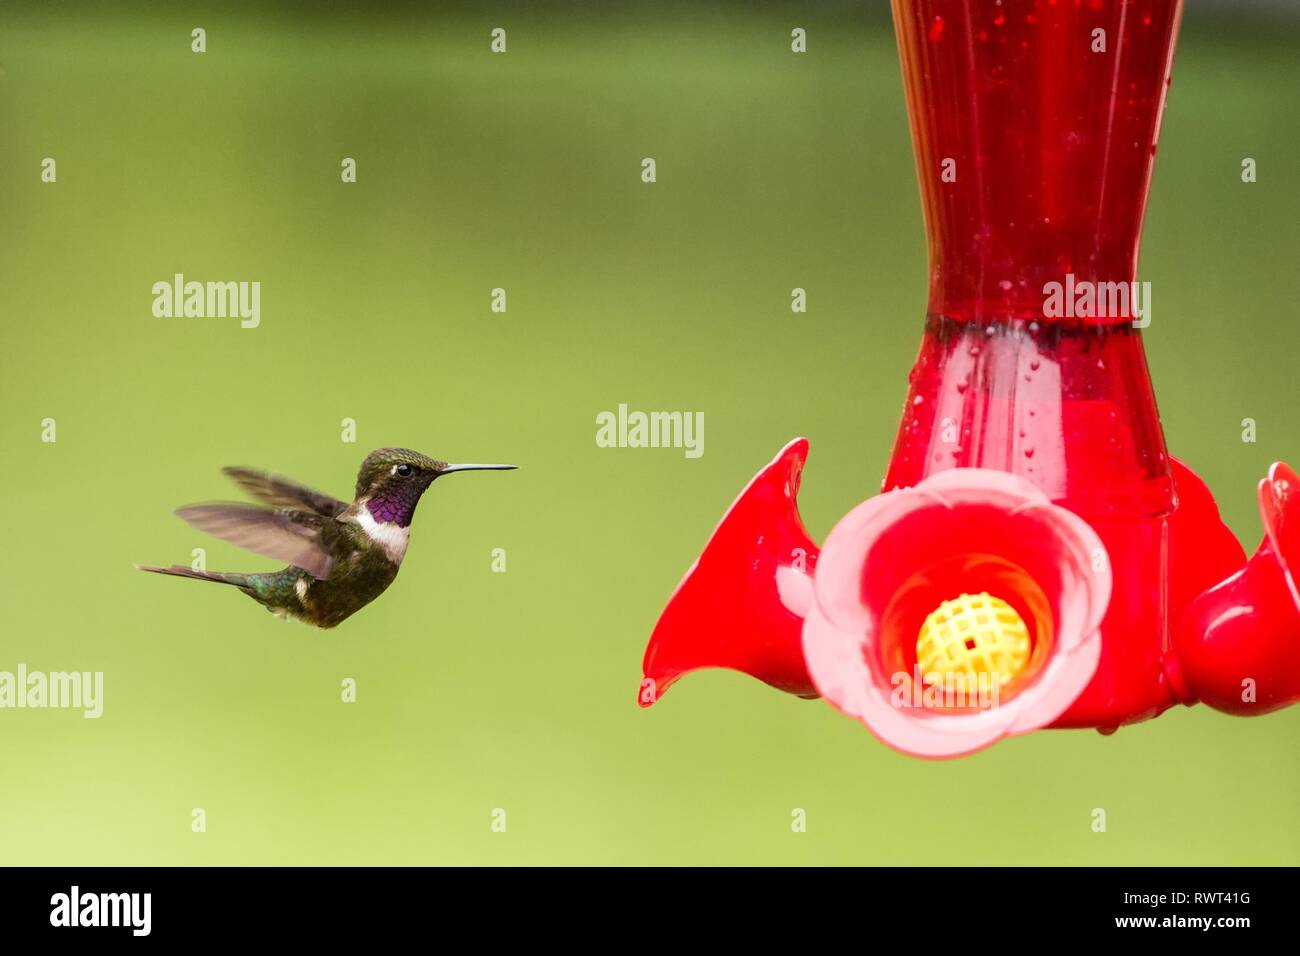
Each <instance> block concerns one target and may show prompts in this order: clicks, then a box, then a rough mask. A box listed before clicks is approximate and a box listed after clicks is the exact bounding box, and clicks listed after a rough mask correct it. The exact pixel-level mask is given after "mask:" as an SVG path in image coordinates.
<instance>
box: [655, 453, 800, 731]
mask: <svg viewBox="0 0 1300 956" xmlns="http://www.w3.org/2000/svg"><path fill="white" fill-rule="evenodd" d="M807 457H808V440H807V439H806V438H796V439H795V440H794V441H792V442H790V444H788V445H786V446H785V448H783V449H781V453H780V454H778V455H777V456H776V458H774V459H773V460H772V462H771V463H770V464H768V465H767V466H766V467H765V468H764V469H763V470H762V471H760V472H759V473H758V474H757V475H756V476H755V477H754V480H753V481H751V482H750V483H749V484H748V485H747V486H746V487H745V490H744V491H742V492H741V493H740V497H738V498H737V499H736V501H735V503H734V504H732V506H731V508H730V509H729V510H728V511H727V513H726V514H725V515H724V516H723V518H722V521H721V522H720V523H719V525H718V527H717V530H715V531H714V532H713V536H712V537H711V538H710V539H709V543H708V544H707V545H705V547H704V552H703V553H702V554H701V555H700V557H699V560H698V561H696V562H695V564H694V565H693V566H692V567H691V569H690V570H689V571H687V572H686V577H685V578H683V579H682V583H681V584H679V585H678V586H677V590H676V591H675V592H674V593H673V596H672V597H671V598H670V599H669V601H668V606H667V607H665V608H664V611H663V614H661V615H660V616H659V623H658V624H657V625H655V629H654V633H653V634H652V635H651V636H650V643H649V645H648V646H647V647H646V652H645V661H644V663H643V665H642V669H643V671H644V674H645V680H644V681H642V684H641V692H640V696H639V700H640V703H641V706H643V707H648V706H650V705H651V704H653V703H654V702H655V701H656V700H657V699H658V698H659V697H660V696H661V695H662V694H663V693H664V691H665V690H667V689H668V687H669V686H670V685H671V684H672V683H673V682H674V681H675V680H677V678H678V677H680V676H681V675H682V674H685V673H687V672H688V671H693V670H698V669H700V668H704V667H725V668H730V669H731V670H738V671H741V672H743V673H746V674H749V675H751V676H752V677H757V678H758V679H759V680H761V681H763V682H764V683H767V684H770V685H771V686H773V687H775V688H777V689H778V690H783V691H787V692H789V693H791V694H797V695H799V696H800V697H816V696H817V690H816V688H814V687H813V684H812V680H811V679H810V678H809V677H808V671H807V668H806V667H805V666H804V660H803V647H802V642H801V638H800V630H801V628H802V627H803V619H804V613H805V612H806V610H807V606H808V601H810V600H811V596H812V580H811V575H812V571H813V568H814V566H815V564H816V561H817V554H818V550H817V545H816V544H814V543H813V541H812V539H811V538H809V537H808V532H807V531H805V530H804V526H803V521H802V520H801V519H800V517H799V508H798V504H797V502H796V496H797V495H798V493H799V479H800V476H801V475H802V473H803V465H804V461H805V460H806V459H807Z"/></svg>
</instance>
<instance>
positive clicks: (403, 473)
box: [393, 462, 411, 478]
mask: <svg viewBox="0 0 1300 956" xmlns="http://www.w3.org/2000/svg"><path fill="white" fill-rule="evenodd" d="M393 474H395V475H398V476H399V477H402V478H410V477H411V466H410V465H408V464H406V463H405V462H403V463H402V464H400V465H394V466H393Z"/></svg>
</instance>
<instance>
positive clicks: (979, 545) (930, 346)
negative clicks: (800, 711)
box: [640, 0, 1300, 757]
mask: <svg viewBox="0 0 1300 956" xmlns="http://www.w3.org/2000/svg"><path fill="white" fill-rule="evenodd" d="M893 9H894V22H895V28H896V32H897V36H898V44H899V51H900V54H901V59H902V66H903V79H904V84H905V86H906V89H907V98H908V108H909V112H910V115H911V122H912V133H913V140H914V145H915V149H916V157H917V167H918V171H919V175H920V180H921V193H922V198H923V203H924V207H925V218H926V227H927V231H928V234H929V244H930V296H929V298H930V303H929V311H928V315H927V318H926V323H925V332H924V336H923V338H922V341H921V348H920V354H919V356H918V358H917V361H916V365H915V367H914V368H913V369H912V373H911V375H910V377H909V381H910V383H911V387H910V390H909V393H908V396H907V400H906V402H905V404H904V412H903V418H902V422H901V424H900V426H899V433H898V439H897V441H896V444H895V446H894V453H893V456H892V458H891V460H890V463H889V468H888V471H887V474H886V478H885V481H884V489H885V490H884V493H883V494H882V495H880V496H878V497H876V498H873V499H870V500H868V501H866V502H863V503H862V504H860V505H858V506H857V507H856V508H854V509H853V510H852V511H850V512H849V513H848V514H847V515H846V516H845V517H844V518H843V519H842V520H841V521H840V523H839V524H838V525H837V526H836V527H835V529H834V530H832V532H831V533H830V535H829V537H828V538H827V541H826V545H825V548H824V550H822V551H821V552H820V553H819V552H818V549H817V547H816V545H815V544H814V543H813V542H812V541H811V539H810V538H809V537H808V534H807V532H806V531H805V530H804V528H803V525H802V522H801V521H800V519H799V513H798V507H797V504H796V496H797V493H798V488H799V478H800V473H801V471H802V468H803V464H804V461H805V459H806V457H807V453H808V443H807V441H806V440H804V439H796V440H795V441H793V442H791V443H790V444H789V445H787V446H786V448H785V449H783V450H782V451H781V453H780V454H779V455H778V456H777V458H776V459H775V460H774V461H773V462H772V463H770V464H769V465H768V466H767V467H766V468H764V469H763V470H762V471H761V472H759V474H758V475H757V476H756V477H755V478H754V480H753V481H752V482H751V483H750V484H749V485H748V486H747V487H746V488H745V490H744V491H743V492H742V493H741V495H740V497H739V498H738V499H737V500H736V502H735V503H734V504H733V505H732V507H731V509H730V510H729V511H728V512H727V514H726V515H725V516H724V517H723V519H722V522H721V524H720V525H719V526H718V528H717V530H716V531H715V532H714V534H713V537H712V538H711V539H710V541H709V543H708V545H707V546H706V547H705V550H704V553H703V554H702V555H701V556H700V559H699V560H698V561H697V562H696V564H695V565H694V566H693V567H692V568H691V569H690V571H688V572H687V575H686V577H685V579H684V580H683V581H682V583H681V584H680V585H679V586H678V589H677V591H676V592H675V593H674V594H673V596H672V598H671V599H670V601H669V603H668V606H667V607H666V608H665V609H664V612H663V614H662V616H661V617H660V619H659V623H658V625H657V626H656V628H655V630H654V633H653V634H652V636H651V638H650V644H649V646H648V647H647V649H646V654H645V662H644V674H645V679H644V680H643V682H642V685H641V691H640V700H641V703H642V704H643V705H646V706H648V705H649V704H652V703H654V702H655V701H656V700H657V699H658V697H659V696H660V695H662V694H663V692H664V691H665V690H666V689H667V688H668V686H669V685H670V684H671V683H672V682H673V681H675V680H676V679H677V678H678V677H679V676H680V675H681V674H683V673H686V672H687V671H690V670H695V669H698V668H702V667H726V668H732V669H735V670H740V671H743V672H745V673H747V674H751V675H753V676H754V677H757V678H759V679H760V680H762V681H765V682H766V683H768V684H770V685H772V686H773V687H776V688H778V689H780V690H784V691H787V692H789V693H793V694H798V695H800V696H804V697H813V696H824V697H826V698H827V699H828V700H829V701H830V702H831V703H832V704H834V705H835V706H836V707H837V708H839V709H840V710H842V711H843V712H845V713H847V714H849V715H851V716H853V717H855V718H857V719H859V720H861V721H862V722H863V723H864V724H866V726H867V727H868V728H869V729H870V730H871V731H872V732H873V733H874V734H875V735H876V736H878V737H879V738H880V739H881V740H883V741H884V742H886V743H887V744H889V745H890V746H893V747H895V748H897V749H899V750H902V751H904V752H907V753H913V754H918V755H922V756H929V757H946V756H955V755H958V754H962V753H968V752H970V751H973V750H977V749H979V748H981V747H985V746H988V745H989V744H991V743H993V742H994V741H996V740H997V739H998V738H999V737H1002V736H1005V735H1010V734H1021V733H1026V732H1028V731H1031V730H1035V729H1037V728H1039V727H1049V726H1050V727H1094V728H1097V729H1099V730H1101V731H1103V732H1110V731H1113V730H1114V729H1115V728H1117V727H1118V726H1120V725H1121V724H1126V723H1133V722H1136V721H1139V720H1145V719H1147V718H1150V717H1154V716H1156V715H1158V714H1159V713H1161V712H1162V711H1164V710H1166V709H1167V708H1169V707H1170V706H1172V705H1174V704H1177V703H1184V704H1192V703H1195V702H1196V701H1198V700H1200V701H1204V702H1206V703H1208V704H1209V705H1210V706H1212V707H1215V708H1216V709H1219V710H1223V711H1226V712H1228V713H1233V714H1261V713H1266V712H1268V711H1270V710H1274V709H1276V708H1279V707H1283V706H1286V705H1288V704H1291V703H1294V702H1295V701H1296V700H1297V699H1300V653H1297V651H1298V650H1300V591H1298V590H1297V586H1296V581H1295V578H1294V577H1293V575H1292V572H1291V568H1292V566H1293V565H1294V563H1295V562H1296V561H1298V560H1300V479H1297V477H1296V474H1295V473H1294V472H1293V471H1292V470H1291V469H1290V468H1288V467H1287V466H1285V465H1282V464H1277V465H1274V466H1273V468H1272V469H1271V470H1270V472H1269V475H1268V477H1267V478H1265V479H1264V480H1263V481H1262V482H1261V483H1260V490H1259V495H1260V509H1261V513H1262V516H1263V521H1264V526H1265V530H1266V534H1265V537H1264V541H1263V543H1262V544H1261V545H1260V547H1259V550H1258V551H1257V552H1256V554H1255V556H1254V557H1253V558H1251V559H1250V560H1249V561H1248V562H1247V561H1246V558H1245V553H1244V552H1243V550H1242V548H1241V546H1240V544H1238V542H1237V540H1236V539H1235V538H1234V537H1233V535H1232V533H1231V532H1230V531H1229V530H1228V529H1227V528H1226V527H1225V526H1224V525H1223V523H1222V522H1221V521H1220V519H1219V514H1218V509H1217V507H1216V505H1215V503H1214V499H1213V497H1212V496H1211V495H1210V493H1209V491H1208V489H1206V487H1205V485H1204V484H1203V483H1202V482H1201V480H1200V479H1199V478H1197V477H1196V476H1195V475H1194V474H1193V473H1192V472H1191V470H1190V469H1188V468H1187V467H1186V466H1185V465H1183V464H1182V463H1180V462H1178V461H1177V460H1176V459H1173V458H1171V457H1170V456H1169V454H1168V452H1167V450H1166V448H1165V442H1164V435H1163V433H1162V431H1161V428H1160V419H1159V414H1158V412H1157V410H1156V403H1155V396H1154V394H1153V392H1152V387H1151V380H1150V375H1149V373H1148V371H1147V364H1146V356H1145V352H1144V350H1143V345H1142V333H1141V329H1142V328H1143V327H1145V325H1146V324H1147V323H1148V322H1149V321H1150V305H1151V302H1150V297H1149V294H1148V293H1147V292H1146V290H1145V287H1144V286H1142V285H1141V284H1140V283H1138V282H1137V281H1136V279H1137V248H1138V238H1139V235H1140V232H1141V226H1142V216H1143V211H1144V208H1145V204H1146V198H1147V191H1148V187H1149V184H1150V177H1151V168H1152V163H1153V160H1154V156H1155V151H1156V138H1157V133H1158V130H1159V125H1160V115H1161V111H1162V109H1163V106H1164V100H1165V93H1166V90H1167V88H1168V85H1169V82H1170V67H1171V63H1172V59H1173V50H1174V43H1175V37H1176V34H1177V28H1178V21H1179V17H1180V14H1181V3H1180V2H1179V0H1088V2H1086V3H1081V2H1077V0H1059V2H1056V0H1044V2H1033V3H1024V4H1004V3H999V2H996V0H894V4H893Z"/></svg>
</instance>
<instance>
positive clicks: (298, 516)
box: [136, 448, 517, 628]
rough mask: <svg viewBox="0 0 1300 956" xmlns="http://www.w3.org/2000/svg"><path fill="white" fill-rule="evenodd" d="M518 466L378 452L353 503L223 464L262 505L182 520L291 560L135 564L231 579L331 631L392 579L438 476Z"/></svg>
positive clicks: (204, 507)
mask: <svg viewBox="0 0 1300 956" xmlns="http://www.w3.org/2000/svg"><path fill="white" fill-rule="evenodd" d="M515 467H517V466H515V465H452V464H448V463H447V462H445V461H436V460H434V459H433V458H428V457H426V456H424V455H421V454H420V453H419V452H415V451H411V450H410V449H409V448H380V449H379V450H377V451H372V452H371V453H370V454H369V455H367V456H366V460H365V461H363V462H362V463H361V470H360V471H358V472H357V487H356V494H355V498H354V500H353V502H352V503H351V504H348V503H347V502H346V501H340V500H339V499H337V498H333V497H331V496H329V495H327V494H323V493H322V492H319V491H314V490H312V489H311V488H308V487H306V486H305V485H300V484H298V483H297V482H296V481H291V480H290V479H288V478H284V477H282V476H280V475H273V474H270V473H269V472H265V471H258V470H255V469H252V468H223V469H222V471H223V473H224V474H225V475H226V476H227V477H229V478H231V479H232V480H233V481H234V482H235V483H236V484H237V485H239V486H240V487H241V488H242V489H243V490H244V491H245V492H247V493H248V494H249V495H250V496H251V497H253V498H256V499H257V500H258V501H260V502H262V504H261V505H246V504H237V503H227V502H217V503H214V504H201V505H188V506H186V507H184V508H178V509H177V510H176V514H177V516H178V517H180V518H182V519H184V520H185V521H187V522H188V523H189V524H190V525H192V526H193V527H195V528H198V529H199V530H200V531H206V532H208V533H209V534H212V535H215V536H216V537H218V538H221V539H222V540H224V541H229V542H230V543H231V544H237V545H239V546H240V547H242V548H247V549H248V550H250V551H253V552H255V553H257V554H261V555H264V556H266V557H269V558H276V559H277V560H280V561H288V562H289V566H288V567H287V568H285V569H284V570H283V571H271V572H267V573H265V574H238V573H231V572H223V571H196V570H194V569H193V568H188V567H185V566H184V565H177V564H173V565H172V566H171V567H166V568H160V567H154V566H152V565H146V564H137V565H136V567H137V568H139V569H140V570H141V571H152V572H153V573H155V574H171V575H175V576H176V577H181V578H194V579H196V580H199V581H215V582H217V583H218V584H230V585H233V586H234V587H237V588H239V590H241V591H243V592H244V593H245V594H247V595H248V596H249V597H251V598H252V599H253V600H254V601H256V602H257V603H259V604H261V605H262V606H263V607H265V608H267V609H268V610H269V611H271V612H272V613H273V614H275V615H277V616H279V617H286V618H296V619H298V620H300V621H304V622H306V623H307V624H311V625H313V626H314V627H321V628H330V627H334V626H335V625H337V624H338V623H339V622H341V621H343V620H346V619H347V618H349V617H351V616H352V615H353V614H355V613H356V612H357V611H359V610H361V609H362V608H363V607H365V606H366V605H367V604H369V603H370V602H371V601H373V600H374V599H375V598H377V597H379V595H381V594H383V593H384V591H385V590H386V589H387V587H388V586H389V585H390V584H392V583H393V579H394V578H396V577H397V570H398V568H400V567H401V566H402V558H404V557H405V556H406V545H407V541H408V540H409V538H410V533H411V518H412V516H413V515H414V514H415V506H416V505H417V504H419V503H420V498H421V496H422V495H423V494H424V493H425V492H426V491H428V490H429V486H430V485H432V484H433V482H434V481H435V480H436V479H438V478H441V477H442V476H443V475H450V474H454V473H456V472H460V471H506V470H509V469H513V468H515Z"/></svg>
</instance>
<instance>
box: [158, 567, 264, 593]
mask: <svg viewBox="0 0 1300 956" xmlns="http://www.w3.org/2000/svg"><path fill="white" fill-rule="evenodd" d="M136 567H137V568H138V569H139V570H141V571H152V572H153V573H154V574H170V575H174V576H175V577H178V578H193V579H194V580H196V581H215V582H217V583H218V584H233V585H234V586H235V587H237V588H240V589H242V590H245V591H247V590H248V586H249V584H248V575H247V574H234V573H227V572H223V571H195V570H194V569H193V568H187V567H185V565H183V564H173V565H171V566H170V567H166V568H158V567H154V566H153V565H151V564H137V565H136Z"/></svg>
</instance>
